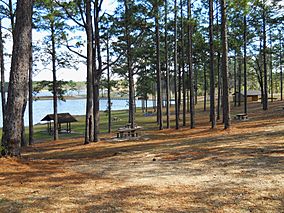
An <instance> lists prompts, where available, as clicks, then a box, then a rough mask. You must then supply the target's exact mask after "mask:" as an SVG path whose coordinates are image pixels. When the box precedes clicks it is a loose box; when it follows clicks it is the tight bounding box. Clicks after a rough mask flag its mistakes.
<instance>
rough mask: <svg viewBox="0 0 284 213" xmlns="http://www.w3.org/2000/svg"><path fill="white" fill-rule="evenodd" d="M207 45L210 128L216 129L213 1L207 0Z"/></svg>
mask: <svg viewBox="0 0 284 213" xmlns="http://www.w3.org/2000/svg"><path fill="white" fill-rule="evenodd" d="M209 44H210V121H211V128H216V113H215V72H214V45H213V0H209Z"/></svg>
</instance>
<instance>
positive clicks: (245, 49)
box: [244, 15, 248, 114]
mask: <svg viewBox="0 0 284 213" xmlns="http://www.w3.org/2000/svg"><path fill="white" fill-rule="evenodd" d="M244 113H245V114H247V113H248V104H247V17H246V15H244Z"/></svg>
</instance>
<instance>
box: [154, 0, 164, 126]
mask: <svg viewBox="0 0 284 213" xmlns="http://www.w3.org/2000/svg"><path fill="white" fill-rule="evenodd" d="M154 4H155V5H154V11H155V33H156V72H157V107H158V109H157V115H158V124H159V129H160V130H162V129H163V113H162V87H161V81H162V80H161V59H160V27H159V5H158V1H155V3H154Z"/></svg>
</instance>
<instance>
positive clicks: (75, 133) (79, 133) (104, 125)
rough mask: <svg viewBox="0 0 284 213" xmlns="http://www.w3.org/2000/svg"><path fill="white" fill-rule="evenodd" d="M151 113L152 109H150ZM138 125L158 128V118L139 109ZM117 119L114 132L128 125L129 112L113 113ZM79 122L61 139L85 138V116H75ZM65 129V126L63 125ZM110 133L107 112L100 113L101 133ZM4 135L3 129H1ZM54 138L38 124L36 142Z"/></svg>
mask: <svg viewBox="0 0 284 213" xmlns="http://www.w3.org/2000/svg"><path fill="white" fill-rule="evenodd" d="M150 111H151V109H150ZM135 115H136V119H135V120H136V123H137V124H138V125H139V126H143V128H144V129H153V128H157V123H156V116H155V115H153V116H147V117H146V116H144V115H143V113H142V111H141V109H137V112H136V114H135ZM113 117H117V118H118V120H117V121H112V128H111V130H112V132H115V131H116V130H117V129H118V128H119V127H122V126H125V124H126V123H128V110H119V111H113V112H112V118H113ZM75 118H76V119H77V120H78V122H74V123H72V124H71V125H72V134H67V133H61V134H59V138H60V139H62V138H76V137H83V136H84V129H85V116H84V115H81V116H75ZM62 128H65V124H63V125H62ZM26 132H27V138H28V128H27V127H26ZM107 132H108V116H107V113H105V112H100V133H107ZM1 134H2V129H1ZM52 139H53V136H52V135H49V134H48V133H47V126H46V124H37V125H35V126H34V140H35V141H48V140H52Z"/></svg>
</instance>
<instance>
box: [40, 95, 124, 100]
mask: <svg viewBox="0 0 284 213" xmlns="http://www.w3.org/2000/svg"><path fill="white" fill-rule="evenodd" d="M64 99H65V100H78V99H86V95H72V96H64ZM100 99H101V100H107V97H100ZM111 99H112V100H128V97H111ZM44 100H53V96H35V97H34V101H44Z"/></svg>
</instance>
